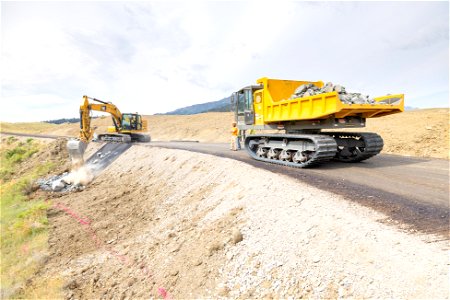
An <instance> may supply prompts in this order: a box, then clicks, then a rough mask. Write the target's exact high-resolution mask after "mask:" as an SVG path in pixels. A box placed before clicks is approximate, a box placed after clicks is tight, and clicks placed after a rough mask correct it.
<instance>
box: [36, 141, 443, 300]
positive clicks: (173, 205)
mask: <svg viewBox="0 0 450 300" xmlns="http://www.w3.org/2000/svg"><path fill="white" fill-rule="evenodd" d="M55 197H56V198H54V199H53V203H54V206H53V208H52V209H51V210H50V211H49V222H50V225H51V232H50V238H49V244H50V259H49V261H48V264H47V265H46V267H45V269H43V270H42V272H41V274H40V276H47V277H50V278H51V277H59V276H62V277H63V280H64V281H65V285H64V293H65V296H66V297H67V298H102V299H110V298H120V299H126V298H148V297H166V298H199V297H200V298H208V297H212V298H218V297H231V298H238V297H240V298H262V297H267V298H268V297H276V298H287V297H288V296H293V297H295V298H300V297H310V298H337V297H353V298H448V289H449V283H448V277H447V276H448V268H447V265H446V264H447V261H448V257H447V254H446V252H445V251H444V249H445V247H446V246H448V245H446V244H445V243H439V242H437V243H427V242H426V241H431V240H433V239H434V237H432V236H417V235H409V234H407V233H405V232H402V231H400V230H399V229H397V228H395V227H390V226H388V225H385V224H382V223H380V222H378V220H382V219H383V218H384V216H383V215H381V214H378V213H375V212H373V211H371V210H369V209H366V208H363V207H360V206H358V205H356V204H352V203H350V202H347V201H345V199H342V198H341V197H339V196H336V195H333V194H330V193H327V192H323V191H320V190H318V189H316V188H313V187H311V186H307V185H305V184H303V183H301V182H298V181H295V180H293V179H290V178H287V177H284V176H282V175H275V174H273V173H271V172H267V171H263V170H260V169H256V168H254V167H251V166H249V165H246V164H243V163H239V162H236V161H233V160H229V159H219V158H217V157H213V156H209V155H204V154H197V153H191V152H185V151H181V150H169V149H164V150H162V149H158V148H147V147H140V146H133V147H132V148H130V149H129V150H127V152H125V153H124V154H123V155H122V156H121V157H119V158H118V159H117V160H116V161H115V163H114V164H112V165H110V166H109V167H108V168H107V169H106V170H105V171H104V173H102V175H101V176H99V177H98V178H97V179H95V180H94V181H93V183H92V184H91V185H89V186H88V187H87V188H86V189H85V190H84V191H82V192H79V193H73V194H67V195H55ZM387 249H388V250H387Z"/></svg>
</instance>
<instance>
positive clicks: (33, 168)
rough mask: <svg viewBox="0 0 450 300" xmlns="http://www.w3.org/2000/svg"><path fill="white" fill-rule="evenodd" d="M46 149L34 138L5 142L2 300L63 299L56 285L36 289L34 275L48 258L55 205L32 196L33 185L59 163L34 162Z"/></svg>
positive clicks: (0, 174) (0, 170)
mask: <svg viewBox="0 0 450 300" xmlns="http://www.w3.org/2000/svg"><path fill="white" fill-rule="evenodd" d="M44 149H45V147H44V144H41V143H39V142H37V141H35V140H33V139H31V138H29V139H26V140H24V139H22V140H19V139H17V138H15V137H8V138H3V139H2V143H1V150H0V156H1V167H0V190H1V257H2V260H1V282H2V285H1V289H2V291H1V293H2V295H1V298H47V299H48V298H49V297H51V298H55V297H58V298H59V295H58V292H57V291H58V290H59V287H58V284H57V283H55V282H53V283H49V282H46V285H45V286H44V288H43V289H42V288H41V291H40V290H39V289H35V288H34V287H35V286H36V285H35V284H34V283H35V282H36V279H35V278H34V275H35V274H36V272H37V271H38V270H39V268H40V266H41V265H42V264H44V263H45V262H46V259H47V257H48V256H47V255H48V254H47V247H48V246H47V245H48V243H47V241H48V230H47V229H48V221H47V213H46V212H47V209H48V208H49V206H50V205H51V204H50V202H48V201H46V199H44V198H41V197H36V198H32V197H31V195H32V194H33V192H34V191H35V188H34V185H33V182H34V180H35V179H36V178H38V177H40V176H43V175H45V174H48V173H49V172H51V171H52V169H54V167H55V164H54V163H53V162H44V163H30V161H31V160H32V158H33V157H34V156H36V155H38V154H39V152H40V151H43V150H44ZM27 163H28V164H27ZM56 281H57V280H56Z"/></svg>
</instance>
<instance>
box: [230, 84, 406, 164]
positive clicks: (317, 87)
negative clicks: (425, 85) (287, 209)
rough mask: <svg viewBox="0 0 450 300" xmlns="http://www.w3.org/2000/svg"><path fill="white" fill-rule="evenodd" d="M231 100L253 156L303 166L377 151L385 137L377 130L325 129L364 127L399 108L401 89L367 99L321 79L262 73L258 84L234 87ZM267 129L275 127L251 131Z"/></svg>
mask: <svg viewBox="0 0 450 300" xmlns="http://www.w3.org/2000/svg"><path fill="white" fill-rule="evenodd" d="M231 104H232V110H233V111H234V114H235V121H236V123H237V127H238V129H239V130H240V131H241V133H242V135H243V136H244V137H245V148H246V150H247V152H248V154H249V155H250V156H251V157H252V158H254V159H256V160H260V161H264V162H269V163H274V164H281V165H285V166H290V167H297V168H304V167H308V166H313V165H316V164H318V163H322V162H326V161H329V160H332V159H334V160H338V161H343V162H360V161H362V160H365V159H368V158H370V157H372V156H374V155H377V154H378V153H379V152H380V151H381V150H382V149H383V139H382V138H381V137H380V136H379V135H378V134H376V133H369V132H350V131H346V130H344V131H334V130H332V131H324V130H331V129H339V130H342V129H347V128H358V127H365V125H366V119H368V118H377V117H382V116H386V115H390V114H395V113H400V112H402V111H403V110H404V95H403V94H397V95H386V96H382V97H376V98H372V99H371V98H369V97H368V96H364V95H361V94H359V93H347V92H346V91H345V88H344V87H342V86H339V85H333V84H331V83H327V84H324V82H322V81H315V82H313V81H298V80H281V79H270V78H267V77H263V78H260V79H258V80H257V85H251V86H247V87H244V88H242V89H240V90H239V91H237V92H235V93H233V94H232V95H231ZM266 130H270V131H272V132H274V133H270V134H263V133H261V134H255V132H261V131H266ZM280 131H284V132H282V133H281V132H280ZM247 132H249V133H252V134H250V135H246V133H247Z"/></svg>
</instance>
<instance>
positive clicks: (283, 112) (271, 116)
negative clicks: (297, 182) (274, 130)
mask: <svg viewBox="0 0 450 300" xmlns="http://www.w3.org/2000/svg"><path fill="white" fill-rule="evenodd" d="M257 82H258V83H259V84H262V85H263V90H262V106H263V107H262V116H263V118H262V120H261V118H260V119H257V121H256V122H257V124H258V125H260V124H261V123H263V124H267V123H275V122H284V121H300V120H312V119H326V118H328V117H330V116H333V115H334V116H335V117H336V118H343V117H347V116H360V117H363V118H374V117H380V116H385V115H389V114H394V113H398V112H402V111H403V109H404V95H402V94H399V95H388V96H383V97H378V98H375V102H376V103H374V104H344V103H342V102H341V100H340V99H339V95H338V94H337V93H336V92H331V93H325V94H320V95H314V96H310V97H304V98H295V99H289V97H290V96H291V95H292V94H293V93H294V91H295V89H296V88H297V87H299V86H300V85H302V84H305V83H312V84H314V85H316V86H317V87H322V86H323V82H322V81H316V82H312V81H295V80H279V79H269V78H267V77H263V78H260V79H258V81H257ZM257 93H261V90H259V91H257V92H255V96H256V94H257ZM255 99H256V98H255ZM255 113H256V114H258V115H259V114H261V108H260V105H259V104H255Z"/></svg>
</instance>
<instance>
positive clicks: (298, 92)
mask: <svg viewBox="0 0 450 300" xmlns="http://www.w3.org/2000/svg"><path fill="white" fill-rule="evenodd" d="M331 92H337V93H338V95H339V99H340V100H341V101H342V102H343V103H346V104H373V103H375V100H373V99H372V98H369V96H368V95H363V94H361V93H349V92H347V91H346V90H345V87H343V86H342V85H339V84H336V85H334V84H332V83H331V82H328V83H327V84H325V85H324V86H323V87H322V88H318V87H317V86H315V85H314V84H312V83H305V84H302V85H301V86H299V87H298V88H296V89H295V91H294V93H293V94H292V95H291V97H290V98H289V99H295V98H303V97H309V96H314V95H319V94H325V93H331Z"/></svg>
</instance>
